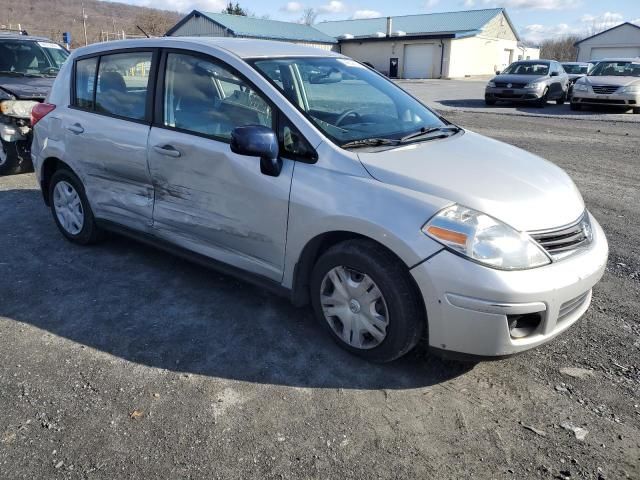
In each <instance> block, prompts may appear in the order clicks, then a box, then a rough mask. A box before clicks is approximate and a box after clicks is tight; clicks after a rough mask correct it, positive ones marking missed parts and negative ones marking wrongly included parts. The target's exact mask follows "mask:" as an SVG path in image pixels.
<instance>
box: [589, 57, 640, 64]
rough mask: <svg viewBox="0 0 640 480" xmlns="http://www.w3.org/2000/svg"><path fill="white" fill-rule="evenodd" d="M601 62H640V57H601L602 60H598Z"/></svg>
mask: <svg viewBox="0 0 640 480" xmlns="http://www.w3.org/2000/svg"><path fill="white" fill-rule="evenodd" d="M600 62H640V57H635V58H631V57H628V58H623V57H618V58H601V59H600V60H597V63H600Z"/></svg>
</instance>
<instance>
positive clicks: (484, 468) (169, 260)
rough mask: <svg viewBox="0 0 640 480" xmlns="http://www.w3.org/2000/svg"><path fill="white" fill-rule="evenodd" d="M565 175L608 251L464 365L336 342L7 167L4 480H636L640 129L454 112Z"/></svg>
mask: <svg viewBox="0 0 640 480" xmlns="http://www.w3.org/2000/svg"><path fill="white" fill-rule="evenodd" d="M447 116H448V117H449V118H450V119H451V120H453V121H455V122H457V123H459V124H461V125H463V126H465V127H468V128H470V129H472V130H475V131H478V132H480V133H483V134H486V135H489V136H492V137H495V138H497V139H500V140H503V141H506V142H509V143H512V144H515V145H517V146H520V147H522V148H525V149H527V150H530V151H532V152H535V153H537V154H540V155H542V156H544V157H546V158H548V159H550V160H551V161H553V162H555V163H557V164H558V165H560V166H561V167H563V168H565V169H566V170H567V171H568V172H569V174H570V175H571V176H572V177H573V178H574V179H575V181H576V183H577V184H578V186H579V187H580V189H581V191H582V192H583V195H584V198H585V201H586V203H587V205H588V207H589V208H590V209H591V211H592V212H593V213H594V215H595V216H596V217H597V218H598V219H599V220H600V221H601V223H602V225H603V227H604V229H605V231H606V232H607V234H608V238H609V242H610V248H611V256H610V261H609V265H608V268H607V272H606V274H605V277H604V279H603V281H602V282H601V283H600V284H598V286H597V287H596V288H595V291H594V302H593V305H592V307H591V309H590V310H589V311H588V312H587V314H586V315H585V316H584V318H583V319H582V320H581V321H580V322H579V323H578V324H576V325H575V326H574V327H572V328H571V329H570V331H569V332H568V333H566V334H564V335H562V336H561V337H560V338H558V339H556V340H555V341H554V342H552V343H551V344H549V345H546V346H543V347H541V348H539V349H537V350H534V351H531V352H528V353H525V354H522V355H520V356H516V357H513V358H510V359H507V360H500V361H495V362H485V363H480V364H477V365H463V364H458V363H454V362H446V361H443V360H439V359H437V358H431V357H429V356H428V355H426V353H425V352H424V350H423V349H418V350H417V351H415V352H413V353H412V354H410V355H409V356H408V357H406V358H404V359H402V360H400V361H398V362H395V363H393V364H391V365H385V366H379V365H371V364H367V363H365V362H363V361H360V360H358V359H356V358H354V357H352V356H350V355H348V354H346V353H344V352H343V351H342V350H340V349H339V348H338V347H337V346H335V345H334V344H333V342H332V341H331V340H330V339H328V338H327V336H326V335H324V333H322V332H321V330H320V328H319V327H318V326H317V325H316V324H315V323H314V321H313V319H312V317H311V314H310V312H309V311H308V310H306V309H295V308H293V307H291V306H290V305H289V304H288V303H287V302H286V301H284V300H282V299H280V298H277V297H274V296H272V295H270V294H268V293H265V292H263V291H261V290H259V289H257V288H255V287H252V286H250V285H247V284H244V283H242V282H238V281H236V280H233V279H231V278H228V277H225V276H222V275H220V274H217V273H216V272H213V271H209V270H206V269H204V268H201V267H198V266H195V265H192V264H189V263H187V262H185V261H183V260H180V259H177V258H174V257H172V256H169V255H167V254H165V253H162V252H159V251H156V250H154V249H150V248H148V247H145V246H142V245H140V244H137V243H134V242H132V241H129V240H126V239H122V238H118V237H114V238H112V239H111V240H109V241H107V242H105V243H103V244H101V245H99V246H96V247H91V248H82V247H77V246H74V245H71V244H70V243H68V242H66V241H64V240H63V239H62V236H61V235H60V234H59V233H58V232H57V231H56V228H55V226H54V223H53V221H52V219H51V216H50V213H49V212H48V210H47V209H46V208H45V206H44V205H43V203H42V200H41V196H40V193H39V191H37V190H36V189H35V179H34V177H33V175H21V176H14V177H8V178H1V179H0V225H1V228H2V230H1V232H2V233H1V234H0V478H2V479H14V478H16V479H17V478H24V479H34V478H47V479H54V478H78V479H80V478H82V479H84V478H88V479H114V478H118V479H124V478H207V479H212V478H239V479H240V478H241V479H249V478H256V479H258V478H259V479H263V478H345V479H346V478H358V479H360V478H361V479H369V478H407V479H416V478H446V479H461V478H478V479H488V478H496V479H503V478H504V479H522V478H544V479H556V478H559V479H576V478H590V479H599V478H606V479H622V478H633V479H639V478H640V467H639V465H640V317H639V316H638V311H639V310H640V245H639V242H638V238H640V208H639V205H640V190H639V189H638V185H639V184H640V131H639V130H640V129H639V127H638V125H637V124H633V123H615V122H612V121H606V122H602V121H568V120H566V119H549V118H535V117H523V116H507V115H495V114H482V113H468V112H448V113H447Z"/></svg>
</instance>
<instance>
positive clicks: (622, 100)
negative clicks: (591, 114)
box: [571, 85, 640, 108]
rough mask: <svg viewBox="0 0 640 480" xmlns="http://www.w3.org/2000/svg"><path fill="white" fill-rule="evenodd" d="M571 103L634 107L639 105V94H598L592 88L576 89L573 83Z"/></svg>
mask: <svg viewBox="0 0 640 480" xmlns="http://www.w3.org/2000/svg"><path fill="white" fill-rule="evenodd" d="M571 103H575V104H578V105H603V106H609V107H621V108H636V107H640V94H636V93H611V94H608V95H607V94H598V93H594V92H593V91H592V90H589V91H583V90H576V89H575V85H574V88H573V95H572V97H571Z"/></svg>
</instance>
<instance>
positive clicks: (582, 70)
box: [562, 63, 589, 75]
mask: <svg viewBox="0 0 640 480" xmlns="http://www.w3.org/2000/svg"><path fill="white" fill-rule="evenodd" d="M562 66H563V67H564V71H565V72H567V73H569V74H574V75H575V74H586V73H587V72H588V71H589V66H588V65H571V64H567V63H563V64H562Z"/></svg>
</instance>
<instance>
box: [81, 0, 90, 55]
mask: <svg viewBox="0 0 640 480" xmlns="http://www.w3.org/2000/svg"><path fill="white" fill-rule="evenodd" d="M82 28H83V29H84V46H85V47H86V46H87V45H89V41H88V40H87V16H86V15H85V13H84V2H82Z"/></svg>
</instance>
